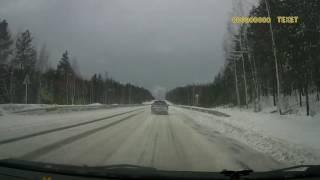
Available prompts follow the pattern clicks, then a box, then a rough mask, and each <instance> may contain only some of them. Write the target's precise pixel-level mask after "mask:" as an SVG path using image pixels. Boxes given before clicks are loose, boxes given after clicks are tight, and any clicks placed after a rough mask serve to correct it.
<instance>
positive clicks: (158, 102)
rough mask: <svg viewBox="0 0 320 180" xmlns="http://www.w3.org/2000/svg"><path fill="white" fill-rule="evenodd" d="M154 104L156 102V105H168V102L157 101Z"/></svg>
mask: <svg viewBox="0 0 320 180" xmlns="http://www.w3.org/2000/svg"><path fill="white" fill-rule="evenodd" d="M153 104H156V105H166V102H164V101H155V102H154V103H153Z"/></svg>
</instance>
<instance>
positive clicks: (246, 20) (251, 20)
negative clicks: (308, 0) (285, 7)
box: [231, 16, 299, 24]
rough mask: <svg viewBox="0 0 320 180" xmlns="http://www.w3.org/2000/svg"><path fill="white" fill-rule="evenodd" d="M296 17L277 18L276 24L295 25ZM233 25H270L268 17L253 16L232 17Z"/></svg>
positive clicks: (270, 20)
mask: <svg viewBox="0 0 320 180" xmlns="http://www.w3.org/2000/svg"><path fill="white" fill-rule="evenodd" d="M298 19H299V17H298V16H277V17H276V23H280V24H296V23H298ZM231 22H232V23H233V24H255V23H256V24H264V23H271V22H272V19H271V18H270V17H255V16H234V17H232V18H231Z"/></svg>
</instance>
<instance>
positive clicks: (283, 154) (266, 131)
mask: <svg viewBox="0 0 320 180" xmlns="http://www.w3.org/2000/svg"><path fill="white" fill-rule="evenodd" d="M202 109H203V108H202ZM177 110H180V111H182V112H183V113H185V115H187V116H189V117H191V118H192V119H193V121H194V123H196V124H197V125H199V126H201V128H203V130H206V131H208V130H209V131H217V132H220V133H222V134H223V135H225V136H228V137H231V138H233V139H236V140H238V141H240V142H242V143H244V144H246V145H248V146H250V147H251V148H253V149H255V150H258V151H260V152H263V153H265V154H268V155H270V156H272V157H273V158H275V159H277V160H279V161H282V162H285V163H289V164H292V165H298V164H320V138H319V137H320V116H319V115H318V116H314V117H307V116H301V115H278V114H270V113H264V112H260V113H255V112H248V111H243V110H242V111H240V110H239V109H235V108H234V109H230V108H214V110H216V111H220V112H223V113H226V114H228V115H230V117H218V116H214V115H211V114H207V113H202V112H197V111H191V110H184V109H178V108H177ZM208 110H210V109H208Z"/></svg>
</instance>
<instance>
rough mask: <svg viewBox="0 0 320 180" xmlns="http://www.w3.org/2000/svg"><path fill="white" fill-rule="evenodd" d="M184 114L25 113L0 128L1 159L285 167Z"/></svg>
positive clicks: (176, 166) (182, 167)
mask: <svg viewBox="0 0 320 180" xmlns="http://www.w3.org/2000/svg"><path fill="white" fill-rule="evenodd" d="M184 111H188V112H190V111H191V110H186V109H180V108H177V107H170V111H169V115H153V114H151V113H150V107H149V106H146V107H134V108H119V109H118V110H97V111H90V112H79V113H74V112H73V113H67V114H62V115H51V117H50V118H48V116H45V115H39V116H30V117H34V119H37V120H34V119H33V121H32V120H31V119H32V118H31V119H30V117H28V115H25V116H24V117H25V118H26V120H25V121H24V123H19V124H18V123H16V124H15V123H14V122H13V121H18V122H22V120H21V119H20V120H19V118H18V117H19V116H17V117H15V118H16V119H13V120H12V121H11V122H10V123H11V124H10V123H6V127H5V126H2V127H1V129H0V135H1V138H0V157H1V158H9V157H11V158H20V159H25V160H32V161H44V162H53V163H65V164H75V165H88V166H101V165H111V164H136V165H143V166H152V167H156V168H159V169H168V170H194V171H220V170H222V169H247V168H251V169H254V170H258V171H261V170H270V169H275V168H280V167H283V166H284V165H283V164H281V163H279V162H277V161H276V160H274V159H272V158H271V157H268V156H266V155H264V154H262V153H259V152H257V151H255V150H253V149H251V148H250V147H248V146H246V145H244V144H242V143H240V142H238V141H236V140H233V139H230V138H227V137H225V136H223V134H221V133H219V132H210V133H208V132H206V131H203V130H202V128H201V127H199V126H197V124H196V123H194V119H193V117H192V116H190V115H188V114H190V113H183V112H184ZM41 117H43V118H45V119H46V120H43V121H40V120H39V119H41ZM67 119H68V120H67ZM0 120H1V119H0ZM28 121H30V122H32V123H28ZM19 126H21V127H19Z"/></svg>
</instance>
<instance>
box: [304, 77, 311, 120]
mask: <svg viewBox="0 0 320 180" xmlns="http://www.w3.org/2000/svg"><path fill="white" fill-rule="evenodd" d="M308 86H309V84H308V77H307V78H306V83H305V95H306V111H307V116H309V115H310V107H309V92H308Z"/></svg>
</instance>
